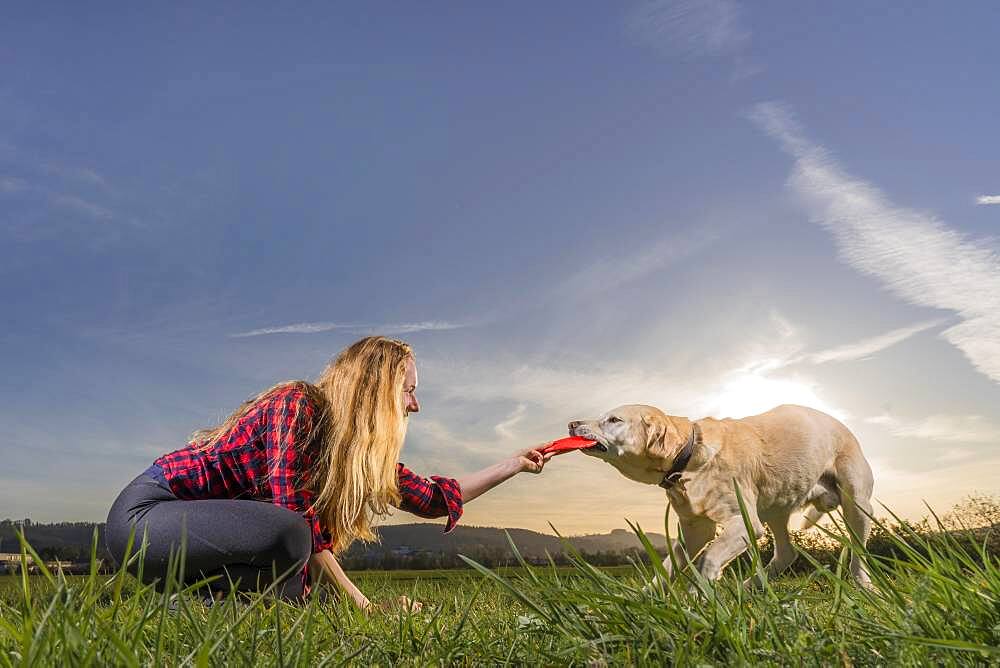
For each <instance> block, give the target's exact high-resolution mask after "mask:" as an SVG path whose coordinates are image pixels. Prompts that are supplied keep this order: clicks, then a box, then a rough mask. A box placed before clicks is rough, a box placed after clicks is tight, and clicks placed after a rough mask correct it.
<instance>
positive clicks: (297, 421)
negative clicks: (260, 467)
mask: <svg viewBox="0 0 1000 668" xmlns="http://www.w3.org/2000/svg"><path fill="white" fill-rule="evenodd" d="M313 413H314V409H313V406H312V404H311V403H310V402H309V400H308V399H306V396H305V394H303V393H302V392H301V391H297V390H296V391H289V392H284V393H281V394H278V395H276V396H275V397H274V398H273V399H272V400H271V402H270V403H269V405H268V406H267V429H266V431H265V436H264V447H265V450H266V452H267V468H268V480H269V482H270V485H271V500H272V502H273V503H274V504H276V505H279V506H282V507H284V508H288V509H289V510H294V511H295V512H297V513H300V514H302V516H303V517H304V518H305V520H306V522H308V523H309V528H310V531H311V532H312V542H313V548H312V550H313V554H316V553H317V552H322V551H323V550H328V549H330V545H331V539H330V534H329V533H328V532H326V531H324V530H323V528H322V527H321V526H320V522H319V518H318V517H316V515H315V512H314V510H313V507H312V497H313V495H312V492H310V491H309V490H307V489H304V488H303V485H304V483H305V482H306V481H307V479H308V478H307V475H308V471H309V470H310V467H311V465H312V455H311V453H310V452H308V451H307V450H304V449H303V448H302V446H303V445H304V444H303V443H301V442H300V441H299V440H298V439H300V438H301V437H302V436H303V435H305V434H307V433H309V430H310V428H311V427H312V419H313Z"/></svg>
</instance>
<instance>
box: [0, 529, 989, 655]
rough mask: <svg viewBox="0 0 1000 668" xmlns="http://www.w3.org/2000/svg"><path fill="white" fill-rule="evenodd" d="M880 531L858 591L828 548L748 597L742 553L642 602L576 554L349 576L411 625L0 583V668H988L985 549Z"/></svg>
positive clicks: (99, 581)
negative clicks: (394, 605)
mask: <svg viewBox="0 0 1000 668" xmlns="http://www.w3.org/2000/svg"><path fill="white" fill-rule="evenodd" d="M881 530H882V531H883V532H884V533H885V535H887V536H890V537H891V540H892V541H893V542H894V550H893V551H892V554H891V555H889V556H875V555H871V554H869V555H867V559H868V562H869V568H870V570H871V572H872V576H873V579H874V580H875V581H876V583H877V584H878V588H877V589H876V590H875V591H866V590H862V589H858V588H856V587H855V586H854V585H852V584H851V583H850V582H849V581H848V580H846V579H845V578H844V577H843V570H844V569H845V568H846V563H847V561H846V560H847V551H846V548H847V547H848V541H847V540H845V539H843V538H840V539H837V538H835V534H831V538H834V539H836V540H840V541H841V542H840V548H841V550H840V553H839V558H838V559H836V560H835V562H834V563H833V564H832V565H831V566H824V565H821V564H818V563H817V564H816V566H817V567H816V569H815V570H813V571H811V572H809V573H807V574H806V575H803V576H796V577H785V578H779V579H776V580H774V581H765V582H764V584H763V587H762V588H761V589H759V590H754V591H749V590H747V589H745V588H744V587H743V586H742V579H743V578H745V577H747V576H748V575H750V574H753V573H758V572H760V563H761V561H760V554H759V553H758V552H757V550H756V549H753V550H752V551H751V554H750V557H749V558H748V559H744V560H742V561H740V562H738V563H735V564H733V565H732V566H731V567H730V568H729V569H728V570H727V572H726V575H725V576H724V577H723V579H722V580H720V581H719V582H718V583H715V584H714V585H713V584H709V583H706V582H703V581H701V582H699V581H698V580H696V579H694V578H691V579H688V580H685V579H682V580H679V581H675V582H674V584H673V585H672V586H657V587H653V588H652V589H650V590H648V591H644V589H643V585H644V584H646V583H647V582H649V580H650V579H651V577H652V576H653V575H654V574H655V573H656V572H657V571H658V569H660V568H661V567H660V565H659V562H658V560H657V561H653V562H651V563H652V565H650V564H646V563H635V564H634V565H632V566H629V567H625V568H614V569H601V568H596V567H593V566H591V565H589V564H588V563H586V561H585V560H584V559H583V557H582V556H581V555H579V554H578V553H572V554H571V561H572V565H571V566H569V567H556V566H554V565H552V566H548V567H532V566H528V565H527V564H523V563H522V564H521V565H520V566H519V567H516V568H506V569H499V570H491V569H487V568H484V567H482V566H479V565H478V564H475V563H474V562H471V561H470V562H469V565H470V569H469V570H459V571H454V570H453V571H402V572H391V573H385V572H381V573H380V572H374V573H373V572H370V571H368V572H363V573H357V574H355V577H356V579H357V581H358V583H359V585H360V586H361V588H362V589H363V590H364V591H365V592H366V593H368V595H369V596H370V597H371V598H373V599H375V600H377V599H386V598H391V597H395V596H397V595H400V594H405V595H407V596H410V597H412V598H415V599H418V600H421V601H424V602H425V603H428V604H430V606H429V608H428V609H425V611H423V612H421V613H420V614H415V615H399V614H390V615H386V614H379V615H373V616H365V615H363V614H361V613H360V612H358V611H357V610H355V609H353V608H352V607H351V606H350V605H349V604H347V603H346V602H342V601H335V602H331V603H325V604H322V603H319V602H318V601H315V600H314V601H311V602H310V603H309V604H307V605H301V606H295V605H289V604H285V603H278V602H274V601H271V600H269V599H267V598H264V597H261V596H254V597H251V598H250V599H249V600H247V601H245V602H237V601H236V600H227V601H226V602H225V603H224V604H223V605H219V606H215V607H212V608H204V607H203V606H201V605H200V604H199V603H197V602H196V600H195V598H194V597H193V596H188V595H182V597H181V600H182V605H181V606H180V608H179V609H178V610H176V611H170V610H169V609H168V599H167V595H166V594H159V593H157V592H155V591H153V590H152V589H151V588H150V587H146V586H141V585H139V584H138V583H137V582H136V580H134V579H133V578H131V577H130V576H126V575H123V574H121V573H118V574H114V575H100V574H98V573H97V572H96V571H94V572H92V573H91V574H90V575H89V576H80V577H73V578H65V577H62V576H60V575H58V574H52V573H44V574H42V575H40V576H36V577H31V578H28V577H24V578H22V577H20V576H16V577H7V578H5V579H2V580H0V666H33V665H43V666H48V665H59V666H62V665H73V666H88V665H97V666H106V665H122V666H138V665H196V666H216V665H220V666H221V665H231V664H238V665H261V666H272V665H273V666H322V665H331V666H336V665H344V664H352V665H353V664H358V665H378V666H381V665H428V664H445V665H500V664H516V665H538V664H543V665H568V664H587V665H619V664H622V665H663V664H666V663H671V664H680V665H727V666H728V665H751V664H752V665H823V666H827V665H1000V563H998V559H997V557H996V555H995V554H992V553H991V552H990V551H989V550H988V549H987V547H986V546H987V542H986V541H983V540H980V538H979V537H978V536H979V534H977V538H976V540H962V539H961V537H960V536H957V535H956V534H954V533H946V532H934V533H922V532H917V531H913V530H912V529H910V528H908V525H906V524H903V523H900V524H899V525H897V526H895V527H890V526H886V525H883V526H882V527H881ZM635 531H636V533H637V534H638V535H639V537H640V539H642V540H644V539H645V536H644V534H643V533H642V531H641V529H639V528H638V527H635ZM25 549H26V551H29V552H30V548H28V547H26V548H25ZM649 549H650V550H652V547H651V546H650V547H649ZM803 558H804V559H811V557H809V555H808V554H806V555H804V557H803ZM689 584H690V585H692V587H691V588H693V589H694V590H695V593H692V592H689V586H688V585H689Z"/></svg>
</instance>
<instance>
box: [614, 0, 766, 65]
mask: <svg viewBox="0 0 1000 668" xmlns="http://www.w3.org/2000/svg"><path fill="white" fill-rule="evenodd" d="M626 27H627V29H628V31H629V32H630V33H631V34H632V35H633V36H634V37H635V38H636V39H637V40H638V41H640V42H642V43H644V44H646V45H647V46H650V47H653V48H655V49H657V50H659V51H664V52H668V53H672V54H676V55H680V56H682V57H705V56H720V55H725V54H730V53H734V52H736V51H739V50H740V49H741V48H743V47H744V46H745V45H746V44H747V43H748V42H749V41H750V31H749V30H748V29H747V28H746V27H745V26H744V25H743V21H742V9H741V7H740V5H739V4H737V3H736V2H733V1H732V0H652V1H649V2H643V3H642V4H640V5H638V6H637V7H636V8H635V9H634V10H632V12H630V13H629V15H628V16H627V18H626Z"/></svg>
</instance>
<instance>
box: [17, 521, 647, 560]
mask: <svg viewBox="0 0 1000 668" xmlns="http://www.w3.org/2000/svg"><path fill="white" fill-rule="evenodd" d="M21 527H23V530H24V532H25V535H26V536H27V538H28V542H29V543H31V546H32V547H34V548H35V549H36V550H37V551H39V552H40V553H41V552H44V553H46V554H43V556H46V555H50V556H52V557H58V558H64V559H77V558H86V557H87V556H89V553H90V543H91V540H92V537H93V534H94V528H95V527H96V528H97V529H98V531H99V533H100V543H99V545H98V548H99V552H101V553H103V552H104V524H94V523H89V522H62V523H56V524H42V523H37V522H30V521H29V522H26V523H24V524H22V523H21V522H14V521H11V520H3V521H0V552H18V551H20V547H19V543H18V541H17V536H16V534H15V531H16V530H17V529H18V528H21ZM505 532H507V533H509V534H510V537H511V538H512V539H513V540H514V543H515V544H516V545H517V548H518V550H520V552H521V554H522V555H524V556H525V557H529V558H533V559H541V558H544V557H545V555H546V553H548V554H552V555H558V554H560V553H561V552H563V544H562V542H561V540H560V539H559V537H558V536H553V535H551V534H544V533H540V532H537V531H529V530H528V529H497V528H494V527H475V526H461V525H459V526H458V527H456V528H455V530H454V531H452V532H451V533H449V534H444V533H443V527H442V525H441V524H398V525H392V526H383V527H381V528H380V529H379V535H380V536H381V539H382V540H381V542H380V543H373V544H363V543H356V544H355V545H354V546H352V548H351V550H350V552H349V555H350V556H352V557H355V558H363V557H365V556H370V555H377V554H383V553H385V552H427V553H439V554H445V555H456V554H466V555H479V554H483V553H490V554H493V555H496V556H498V557H500V556H503V557H511V556H513V555H512V554H511V553H510V549H509V545H508V543H507V536H506V533H505ZM649 538H650V540H651V541H652V543H653V545H654V546H655V547H657V548H658V549H663V548H664V545H665V540H664V537H663V535H661V534H649ZM567 540H569V542H570V543H572V544H573V545H574V546H575V547H576V548H577V549H578V550H580V551H581V552H584V553H590V554H594V553H599V552H608V553H619V552H626V551H632V550H641V549H642V546H641V545H640V543H639V540H638V538H636V536H635V535H634V534H633V533H632V532H631V531H626V530H624V529H615V530H614V531H612V532H611V533H607V534H591V535H585V536H571V537H567Z"/></svg>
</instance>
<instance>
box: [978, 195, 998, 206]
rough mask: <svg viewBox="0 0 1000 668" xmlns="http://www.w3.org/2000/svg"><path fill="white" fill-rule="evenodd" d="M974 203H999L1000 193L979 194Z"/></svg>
mask: <svg viewBox="0 0 1000 668" xmlns="http://www.w3.org/2000/svg"><path fill="white" fill-rule="evenodd" d="M976 204H1000V195H980V196H979V197H977V198H976Z"/></svg>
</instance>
